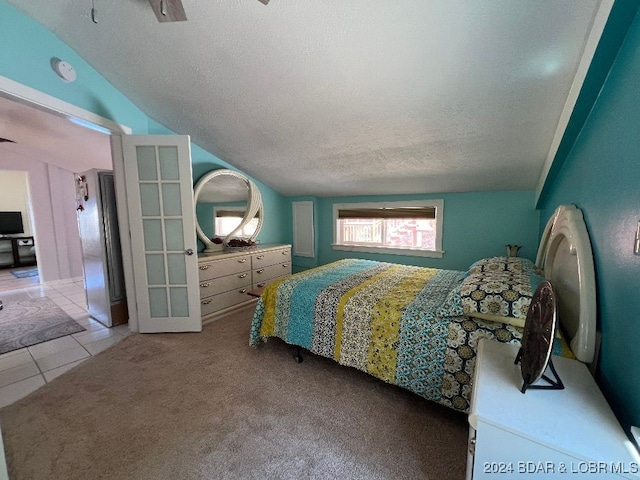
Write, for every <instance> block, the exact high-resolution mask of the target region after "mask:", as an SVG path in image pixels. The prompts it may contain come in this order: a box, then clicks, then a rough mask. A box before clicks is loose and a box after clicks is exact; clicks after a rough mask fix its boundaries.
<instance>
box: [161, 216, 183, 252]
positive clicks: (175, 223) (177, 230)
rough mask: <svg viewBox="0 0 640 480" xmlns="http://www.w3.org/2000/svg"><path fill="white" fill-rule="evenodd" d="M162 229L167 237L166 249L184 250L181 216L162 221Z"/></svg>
mask: <svg viewBox="0 0 640 480" xmlns="http://www.w3.org/2000/svg"><path fill="white" fill-rule="evenodd" d="M164 231H165V232H166V237H167V250H179V251H181V252H182V251H184V233H183V232H182V219H181V218H168V219H166V220H165V221H164Z"/></svg>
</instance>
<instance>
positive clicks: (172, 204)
mask: <svg viewBox="0 0 640 480" xmlns="http://www.w3.org/2000/svg"><path fill="white" fill-rule="evenodd" d="M162 206H163V208H164V210H163V211H164V214H165V215H177V216H181V215H182V201H181V200H180V184H179V183H163V184H162Z"/></svg>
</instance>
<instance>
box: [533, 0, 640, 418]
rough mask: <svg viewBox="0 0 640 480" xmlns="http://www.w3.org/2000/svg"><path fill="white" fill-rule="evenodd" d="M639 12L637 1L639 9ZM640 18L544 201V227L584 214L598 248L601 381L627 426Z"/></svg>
mask: <svg viewBox="0 0 640 480" xmlns="http://www.w3.org/2000/svg"><path fill="white" fill-rule="evenodd" d="M636 11H637V2H636ZM639 86H640V16H639V15H638V14H637V13H636V14H635V15H634V19H633V23H631V27H630V29H629V31H628V33H627V36H626V38H625V40H624V43H623V44H622V47H621V48H620V50H619V51H617V56H615V62H614V63H613V67H612V69H611V71H610V72H609V75H608V77H607V79H606V82H605V83H604V85H603V86H602V89H601V90H600V92H599V95H598V97H597V100H596V102H595V104H594V106H593V108H592V110H591V112H590V115H589V117H588V119H587V121H586V123H585V125H584V127H583V129H582V131H581V132H580V135H579V136H578V137H577V139H576V140H575V143H574V144H573V147H572V149H571V151H570V154H569V155H568V156H567V159H566V160H565V161H564V164H563V165H562V168H561V169H559V171H558V172H557V175H556V176H555V178H554V179H553V181H552V182H550V183H549V185H548V186H547V188H546V189H545V195H544V196H543V197H541V199H540V202H539V206H540V208H541V219H540V220H541V225H542V224H544V222H546V220H547V219H548V218H549V217H550V215H551V214H552V212H553V210H554V209H555V208H556V206H558V205H560V204H565V203H573V204H576V205H577V206H578V207H579V208H581V209H582V211H583V213H584V216H585V220H586V224H587V229H588V231H589V235H590V237H591V242H592V245H593V253H594V262H595V268H596V278H597V301H598V329H599V330H600V331H601V332H602V346H601V352H600V363H599V369H598V375H597V378H598V382H599V384H600V386H601V387H602V389H603V391H604V393H605V396H606V397H607V399H608V401H609V403H611V405H612V407H613V408H614V411H615V412H616V414H617V415H618V418H619V419H620V421H621V422H622V424H623V426H625V427H627V428H628V427H629V426H630V425H640V362H639V361H638V357H639V355H640V256H639V255H634V253H633V244H634V235H635V231H636V228H637V225H638V221H639V220H640V87H639Z"/></svg>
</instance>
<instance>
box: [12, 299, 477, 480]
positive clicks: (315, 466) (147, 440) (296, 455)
mask: <svg viewBox="0 0 640 480" xmlns="http://www.w3.org/2000/svg"><path fill="white" fill-rule="evenodd" d="M251 313H252V312H251V310H246V311H245V312H242V313H239V314H234V315H231V316H228V317H226V318H223V319H220V320H217V321H215V322H213V323H211V324H209V325H205V326H204V329H203V331H202V332H201V333H180V334H149V335H140V334H132V335H130V336H128V337H127V338H125V339H124V340H122V341H121V342H119V343H118V344H116V345H114V346H113V347H111V348H109V349H107V350H105V351H104V352H102V353H100V354H98V355H97V356H95V357H92V358H89V359H87V360H86V361H85V362H83V363H82V364H81V365H79V366H78V367H76V368H74V369H72V370H71V371H69V372H67V373H66V374H63V375H62V376H60V377H58V378H56V379H55V380H53V381H52V382H51V383H48V384H46V385H45V386H43V387H42V388H40V389H39V390H37V391H36V392H34V393H32V394H31V395H29V396H28V397H26V398H25V399H23V400H20V401H18V402H17V403H14V404H12V405H9V406H7V407H5V408H3V409H1V410H0V424H1V427H2V433H3V436H4V442H5V448H6V454H7V463H8V467H9V474H10V478H11V479H12V480H22V479H25V480H26V479H29V480H38V479H65V480H73V479H83V480H86V479H135V480H152V479H153V480H162V479H171V480H175V479H181V480H185V479H323V480H325V479H338V478H340V479H350V480H352V479H367V480H375V479H394V480H397V479H432V480H449V479H453V480H462V479H463V478H464V476H465V467H466V443H467V428H468V427H467V423H466V418H465V416H464V415H462V414H460V413H458V412H455V411H453V410H448V409H446V408H444V407H441V406H439V405H436V404H433V403H431V402H428V401H426V400H424V399H423V398H420V397H418V396H417V395H415V394H413V393H411V392H409V391H406V390H403V389H400V388H398V387H395V386H392V385H388V384H385V383H383V382H381V381H379V380H377V379H375V378H373V377H371V376H369V375H366V374H364V373H362V372H359V371H357V370H355V369H352V368H347V367H343V366H340V365H338V364H337V363H335V362H333V361H331V360H329V359H325V358H321V357H318V356H315V355H312V354H309V353H307V354H306V355H305V359H304V362H303V363H300V364H298V363H296V362H295V361H294V359H293V353H294V348H293V347H291V346H289V345H286V344H284V343H283V342H281V341H278V340H272V341H269V342H268V343H267V344H265V345H262V346H261V347H259V348H257V349H254V348H250V347H249V346H248V341H249V327H250V321H251Z"/></svg>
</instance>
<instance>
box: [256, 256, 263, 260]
mask: <svg viewBox="0 0 640 480" xmlns="http://www.w3.org/2000/svg"><path fill="white" fill-rule="evenodd" d="M263 258H264V255H258V256H257V257H256V259H257V260H262V259H263Z"/></svg>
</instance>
